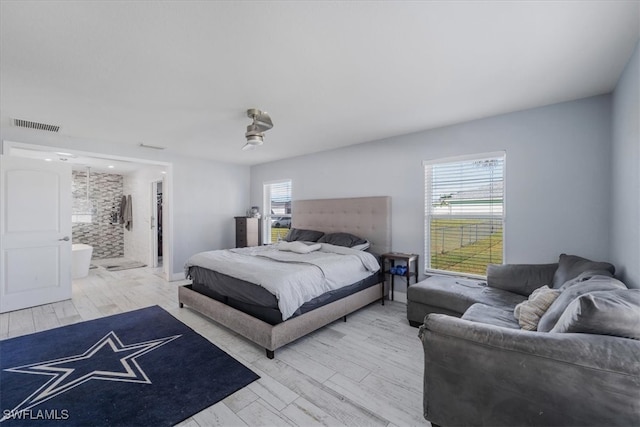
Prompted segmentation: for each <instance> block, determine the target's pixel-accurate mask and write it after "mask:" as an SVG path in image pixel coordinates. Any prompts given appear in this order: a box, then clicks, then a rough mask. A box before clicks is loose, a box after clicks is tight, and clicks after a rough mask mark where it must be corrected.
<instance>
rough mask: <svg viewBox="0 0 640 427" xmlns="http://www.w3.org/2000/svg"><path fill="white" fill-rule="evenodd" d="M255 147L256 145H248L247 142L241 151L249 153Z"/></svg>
mask: <svg viewBox="0 0 640 427" xmlns="http://www.w3.org/2000/svg"><path fill="white" fill-rule="evenodd" d="M256 147H257V145H255V144H249V143H248V142H247V143H246V144H244V147H242V151H251V150H255V149H256Z"/></svg>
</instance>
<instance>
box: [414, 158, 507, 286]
mask: <svg viewBox="0 0 640 427" xmlns="http://www.w3.org/2000/svg"><path fill="white" fill-rule="evenodd" d="M496 157H500V158H502V161H503V165H502V174H503V175H502V185H503V194H502V263H503V264H504V263H505V262H506V249H507V245H506V223H507V216H506V205H507V204H506V174H507V153H506V151H494V152H488V153H478V154H471V155H464V156H455V157H446V158H439V159H432V160H425V161H423V162H422V166H423V173H424V185H425V199H424V212H425V214H424V232H425V241H424V272H425V274H431V275H432V274H440V275H452V276H460V277H470V278H479V279H486V276H485V275H480V274H473V273H464V272H458V271H450V270H439V269H435V268H431V265H430V264H431V226H430V225H431V224H430V218H431V215H430V212H429V209H428V206H430V205H431V202H430V201H431V200H432V194H431V192H432V188H431V186H430V185H429V181H428V177H427V173H428V170H427V167H428V166H432V165H438V164H446V163H457V162H466V161H474V160H486V159H490V158H496Z"/></svg>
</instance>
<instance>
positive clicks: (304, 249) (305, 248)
mask: <svg viewBox="0 0 640 427" xmlns="http://www.w3.org/2000/svg"><path fill="white" fill-rule="evenodd" d="M321 247H322V245H321V244H320V243H316V244H313V245H307V244H305V243H303V242H301V241H294V242H280V243H278V250H279V251H289V252H295V253H298V254H308V253H309V252H313V251H317V250H318V249H320V248H321Z"/></svg>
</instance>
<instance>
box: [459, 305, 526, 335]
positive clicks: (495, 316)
mask: <svg viewBox="0 0 640 427" xmlns="http://www.w3.org/2000/svg"><path fill="white" fill-rule="evenodd" d="M462 318H463V319H464V320H470V321H472V322H478V323H486V324H489V325H493V326H502V327H503V328H511V329H520V325H518V322H517V321H516V320H515V318H514V317H513V312H512V311H511V310H505V309H503V308H498V307H491V306H490V305H486V304H480V303H476V304H473V305H472V306H471V307H469V308H468V309H467V311H465V312H464V314H463V315H462Z"/></svg>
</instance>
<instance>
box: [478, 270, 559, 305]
mask: <svg viewBox="0 0 640 427" xmlns="http://www.w3.org/2000/svg"><path fill="white" fill-rule="evenodd" d="M557 269H558V264H489V265H487V284H488V285H489V286H491V287H492V288H498V289H503V290H505V291H510V292H515V293H516V294H520V295H523V296H525V297H527V296H529V295H531V292H533V291H534V290H536V289H538V288H539V287H540V286H542V285H549V286H551V282H552V281H553V275H554V273H555V271H556V270H557Z"/></svg>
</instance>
